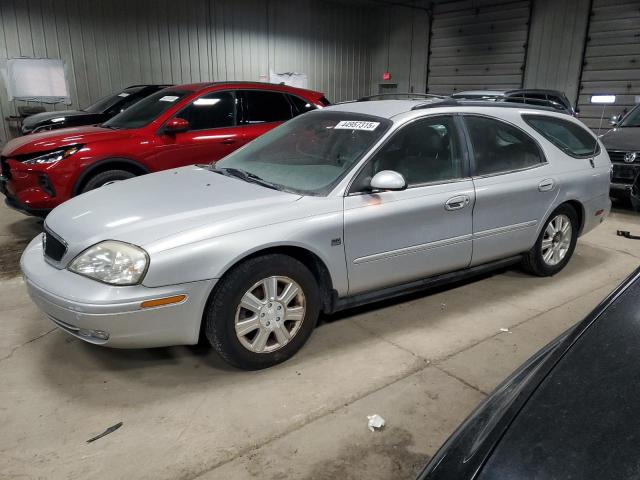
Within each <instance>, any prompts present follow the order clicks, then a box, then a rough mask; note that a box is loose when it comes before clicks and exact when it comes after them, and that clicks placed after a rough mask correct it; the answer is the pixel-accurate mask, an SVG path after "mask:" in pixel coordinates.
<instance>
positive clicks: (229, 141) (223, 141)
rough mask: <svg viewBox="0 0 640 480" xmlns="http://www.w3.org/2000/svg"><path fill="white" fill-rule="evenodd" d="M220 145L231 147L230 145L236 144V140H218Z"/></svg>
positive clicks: (231, 138) (230, 138) (232, 138)
mask: <svg viewBox="0 0 640 480" xmlns="http://www.w3.org/2000/svg"><path fill="white" fill-rule="evenodd" d="M220 143H222V144H224V145H231V144H232V143H236V139H235V138H234V137H227V138H223V139H222V140H220Z"/></svg>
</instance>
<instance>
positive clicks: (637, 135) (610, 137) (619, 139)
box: [600, 127, 640, 152]
mask: <svg viewBox="0 0 640 480" xmlns="http://www.w3.org/2000/svg"><path fill="white" fill-rule="evenodd" d="M600 139H601V140H602V143H603V144H604V146H605V148H606V149H607V150H623V151H630V150H631V151H639V152H640V127H617V128H614V129H611V130H609V131H608V132H607V133H605V134H604V135H603V136H602V137H601V138H600Z"/></svg>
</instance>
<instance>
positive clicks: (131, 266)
mask: <svg viewBox="0 0 640 480" xmlns="http://www.w3.org/2000/svg"><path fill="white" fill-rule="evenodd" d="M148 265H149V256H148V255H147V252H145V251H144V250H143V249H141V248H140V247H136V246H135V245H131V244H129V243H124V242H117V241H115V240H106V241H104V242H100V243H97V244H95V245H94V246H93V247H89V248H88V249H86V250H85V251H84V252H82V253H81V254H80V255H78V256H77V257H76V258H74V259H73V261H72V262H71V264H70V265H69V267H68V268H69V270H70V271H72V272H74V273H77V274H80V275H84V276H85V277H89V278H93V279H94V280H98V281H100V282H104V283H109V284H111V285H135V284H137V283H140V281H141V280H142V277H143V276H144V274H145V272H146V271H147V266H148Z"/></svg>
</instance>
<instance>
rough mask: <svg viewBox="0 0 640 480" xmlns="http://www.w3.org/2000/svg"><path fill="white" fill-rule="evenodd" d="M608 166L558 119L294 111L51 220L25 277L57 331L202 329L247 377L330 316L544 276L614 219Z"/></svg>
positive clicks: (369, 105) (431, 109) (474, 108)
mask: <svg viewBox="0 0 640 480" xmlns="http://www.w3.org/2000/svg"><path fill="white" fill-rule="evenodd" d="M610 168H611V163H610V161H609V157H608V155H607V153H606V151H605V149H604V148H603V147H602V145H601V144H600V142H599V141H598V140H597V139H596V137H595V136H594V135H593V134H592V133H591V132H590V131H589V130H587V129H586V128H585V127H584V126H583V125H582V124H581V123H580V122H578V121H577V120H575V119H574V118H572V117H571V116H568V115H565V114H561V113H557V112H554V111H551V110H550V109H544V108H536V107H527V106H524V105H518V104H508V103H504V104H495V103H491V102H484V103H483V102H465V101H456V100H451V99H446V100H442V99H429V100H419V101H415V100H382V101H359V102H352V103H345V104H341V105H335V106H332V107H329V108H325V109H323V110H319V111H314V112H310V113H307V114H305V115H302V116H300V117H298V118H296V119H293V120H291V121H289V122H287V123H286V124H284V125H282V126H280V127H278V128H276V129H274V130H272V131H271V132H269V133H267V134H265V135H264V136H262V137H260V138H258V139H257V140H255V141H253V142H251V143H250V144H248V145H246V146H245V147H243V148H241V149H239V150H237V151H236V152H234V153H233V154H231V155H229V156H228V157H226V158H224V159H222V160H220V161H218V162H217V163H216V164H212V165H200V166H189V167H184V168H178V169H174V170H168V171H164V172H160V173H155V174H151V175H146V176H143V177H138V178H134V179H131V180H127V181H123V182H119V183H114V184H111V185H107V186H105V187H103V188H100V189H97V190H94V191H91V192H89V193H86V194H83V195H81V196H79V197H76V198H74V199H72V200H70V201H68V202H66V203H64V204H63V205H61V206H59V207H58V208H56V209H55V210H54V211H53V212H52V213H51V214H50V215H49V216H48V217H47V219H46V224H45V233H44V234H43V237H42V238H40V237H38V238H35V239H34V240H33V241H32V242H31V243H30V244H29V246H28V247H27V249H26V250H25V252H24V254H23V257H22V261H21V266H22V271H23V273H24V278H25V282H26V284H27V287H28V290H29V292H30V295H31V297H32V298H33V300H34V302H35V303H36V304H37V305H38V306H39V307H40V308H41V309H42V310H43V311H44V312H45V313H46V314H47V315H48V317H49V318H50V319H51V320H52V321H53V322H54V323H55V324H56V325H58V326H59V327H60V328H61V329H63V330H65V331H67V332H68V333H70V334H72V335H74V336H76V337H78V338H81V339H83V340H86V341H88V342H91V343H94V344H99V345H105V346H112V347H153V346H166V345H175V344H195V343H197V342H198V341H199V338H201V336H202V337H206V338H207V339H208V341H209V342H210V343H211V345H212V346H213V347H214V348H215V350H216V351H217V352H218V353H219V354H220V355H221V356H222V357H223V358H224V359H225V360H226V361H228V362H229V363H231V364H233V365H235V366H238V367H240V368H245V369H258V368H264V367H268V366H270V365H274V364H276V363H279V362H282V361H284V360H286V359H287V358H289V357H291V356H292V355H293V354H294V353H295V352H296V351H298V350H299V349H300V348H301V347H302V345H303V344H304V343H305V342H306V340H307V339H308V338H309V336H310V335H311V333H312V331H313V329H314V326H315V324H316V320H317V318H318V315H319V314H320V312H325V313H331V312H335V311H337V310H340V309H344V308H349V307H352V306H355V305H359V304H363V303H367V302H372V301H376V300H379V299H383V298H388V297H391V296H396V295H400V294H402V293H405V292H408V291H411V290H417V289H422V288H425V287H428V286H431V285H435V284H440V283H443V282H446V281H450V280H454V279H457V278H460V277H461V276H464V275H471V274H475V273H479V272H484V271H486V270H488V269H491V268H496V267H500V266H505V265H509V264H513V263H516V262H519V263H521V265H522V266H523V267H524V268H525V269H526V270H527V271H529V272H531V273H532V274H535V275H540V276H548V275H553V274H555V273H557V272H559V271H560V270H561V269H562V268H563V267H564V266H565V265H566V264H567V262H568V261H569V259H570V257H571V255H572V253H573V251H574V248H575V245H576V240H577V238H578V236H580V235H582V234H584V233H586V232H588V231H589V230H591V229H593V228H594V227H596V226H597V225H598V224H600V223H601V222H602V221H603V219H604V218H605V217H606V216H607V214H608V213H609V209H610V205H611V203H610V200H609V173H610Z"/></svg>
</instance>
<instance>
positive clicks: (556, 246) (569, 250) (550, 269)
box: [522, 204, 578, 277]
mask: <svg viewBox="0 0 640 480" xmlns="http://www.w3.org/2000/svg"><path fill="white" fill-rule="evenodd" d="M577 240H578V215H577V214H576V211H575V210H574V208H573V207H572V206H571V205H567V204H563V205H560V206H559V207H558V208H556V209H555V210H554V211H553V213H552V214H551V215H549V218H548V219H547V221H546V222H545V224H544V226H543V227H542V230H541V231H540V235H539V236H538V240H537V241H536V243H535V245H534V246H533V248H532V249H531V250H529V251H528V252H527V253H526V254H525V256H524V258H523V259H522V267H523V268H524V269H525V270H526V271H527V272H529V273H531V274H533V275H537V276H539V277H550V276H552V275H555V274H556V273H558V272H559V271H560V270H562V269H563V268H564V267H565V266H566V265H567V263H569V260H570V259H571V256H572V255H573V251H574V250H575V248H576V242H577Z"/></svg>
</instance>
